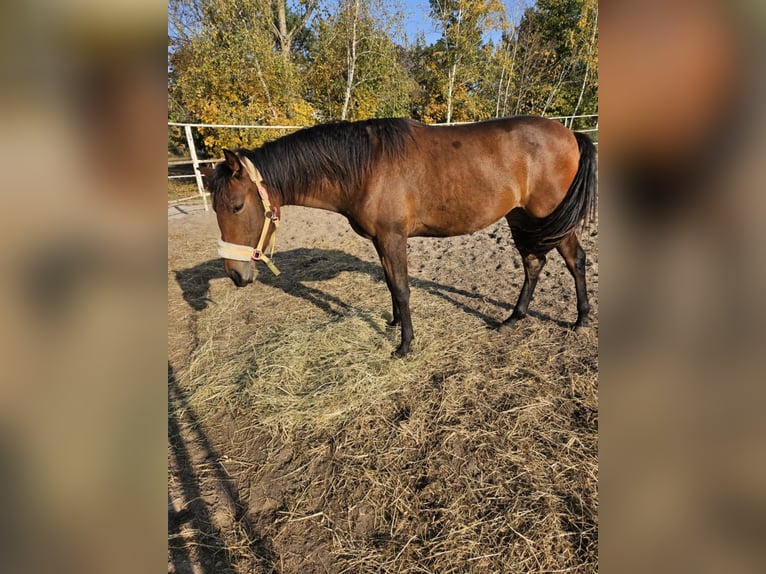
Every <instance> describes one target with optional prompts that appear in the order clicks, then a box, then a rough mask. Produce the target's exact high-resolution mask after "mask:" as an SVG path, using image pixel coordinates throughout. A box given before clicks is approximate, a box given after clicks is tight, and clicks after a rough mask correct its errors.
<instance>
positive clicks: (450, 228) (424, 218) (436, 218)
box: [410, 206, 513, 237]
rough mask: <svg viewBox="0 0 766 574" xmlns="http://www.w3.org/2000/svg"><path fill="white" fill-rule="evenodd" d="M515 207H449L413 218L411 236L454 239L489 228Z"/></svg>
mask: <svg viewBox="0 0 766 574" xmlns="http://www.w3.org/2000/svg"><path fill="white" fill-rule="evenodd" d="M512 208H513V207H512V206H508V207H507V208H506V206H502V207H497V208H495V209H486V207H485V208H484V209H481V208H474V207H472V206H467V207H462V208H459V209H449V208H448V206H446V207H445V206H442V207H441V208H437V209H433V210H430V211H429V212H427V213H423V214H422V215H421V216H420V217H417V218H413V219H414V220H415V221H416V224H415V225H414V226H413V229H411V231H410V236H421V237H452V236H454V235H465V234H468V233H473V232H474V231H479V230H480V229H484V228H485V227H489V226H490V225H492V224H493V223H495V222H497V221H498V220H499V219H501V218H502V217H504V216H505V214H506V213H508V212H509V211H510V210H511V209H512Z"/></svg>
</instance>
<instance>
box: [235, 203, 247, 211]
mask: <svg viewBox="0 0 766 574" xmlns="http://www.w3.org/2000/svg"><path fill="white" fill-rule="evenodd" d="M243 207H245V204H244V203H240V204H239V205H235V206H234V209H232V211H233V212H234V213H239V212H240V211H242V208H243Z"/></svg>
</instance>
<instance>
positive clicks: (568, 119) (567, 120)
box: [168, 114, 598, 211]
mask: <svg viewBox="0 0 766 574" xmlns="http://www.w3.org/2000/svg"><path fill="white" fill-rule="evenodd" d="M579 118H596V121H595V126H594V127H591V128H585V129H578V130H577V131H579V132H585V133H593V132H595V133H597V132H598V114H584V115H575V116H553V117H550V118H549V119H551V120H560V121H561V122H562V123H563V124H564V125H565V126H567V127H570V128H571V127H572V125H573V123H574V120H575V119H579ZM466 123H472V122H449V123H440V124H431V125H434V126H456V125H461V124H466ZM168 126H170V127H179V128H183V129H184V133H185V135H186V145H187V146H188V147H189V155H190V156H191V157H190V159H179V160H170V161H168V167H175V166H181V165H192V166H193V170H194V173H192V174H182V175H168V179H169V180H170V179H190V178H195V179H196V183H197V190H198V193H196V194H194V195H190V196H188V197H182V198H179V199H173V200H171V201H168V205H175V204H177V203H183V202H184V201H189V200H191V199H195V198H198V197H200V198H202V202H203V204H204V206H205V211H209V208H208V202H207V198H208V197H209V196H210V194H209V193H208V192H206V191H205V186H204V184H203V183H202V172H200V169H199V168H200V165H202V164H206V163H218V162H219V161H222V160H221V159H200V158H199V157H198V156H197V148H196V147H195V145H194V137H193V135H192V128H221V129H258V130H300V129H303V128H307V127H310V126H254V125H243V124H193V123H182V122H168ZM594 143H595V144H596V145H598V141H596V142H594Z"/></svg>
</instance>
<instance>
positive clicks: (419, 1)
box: [398, 0, 536, 44]
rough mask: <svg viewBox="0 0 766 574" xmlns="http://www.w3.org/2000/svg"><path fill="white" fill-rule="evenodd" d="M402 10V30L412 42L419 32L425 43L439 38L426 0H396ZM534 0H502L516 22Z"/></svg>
mask: <svg viewBox="0 0 766 574" xmlns="http://www.w3.org/2000/svg"><path fill="white" fill-rule="evenodd" d="M398 1H399V2H400V3H401V5H402V10H403V11H404V32H405V34H407V40H408V41H409V42H413V41H414V40H415V37H416V36H417V34H418V33H419V32H422V33H424V34H425V38H426V43H428V44H430V43H432V42H435V41H436V40H437V39H438V38H439V35H440V34H439V32H438V31H437V30H436V27H435V24H434V22H433V21H432V20H431V19H430V18H429V17H428V12H429V10H430V6H429V2H428V0H398ZM535 1H536V0H502V2H503V4H505V7H506V10H507V11H508V12H509V13H510V14H511V15H512V17H513V19H514V20H515V21H517V22H518V20H519V19H520V18H521V15H522V14H523V11H524V9H525V8H526V7H528V6H532V5H534V4H535Z"/></svg>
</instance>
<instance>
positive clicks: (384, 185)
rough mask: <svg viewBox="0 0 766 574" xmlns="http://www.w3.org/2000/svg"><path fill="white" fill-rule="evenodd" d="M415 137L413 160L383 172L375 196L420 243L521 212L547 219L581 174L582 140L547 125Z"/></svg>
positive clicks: (426, 129) (517, 123) (483, 126)
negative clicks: (426, 237)
mask: <svg viewBox="0 0 766 574" xmlns="http://www.w3.org/2000/svg"><path fill="white" fill-rule="evenodd" d="M412 133H413V137H412V141H411V143H410V144H409V148H408V152H407V154H406V156H405V158H404V159H402V160H400V161H398V162H396V164H390V165H386V166H383V167H382V169H381V170H380V172H379V173H378V178H377V181H376V182H374V183H373V190H372V192H373V193H375V188H377V190H378V193H379V194H380V195H379V200H378V201H377V202H376V203H377V205H378V207H379V209H381V210H382V211H384V212H388V217H395V218H399V219H401V218H402V217H405V218H406V226H407V232H408V234H409V235H412V236H414V235H432V236H451V235H461V234H464V233H471V232H473V231H477V230H478V229H482V228H484V227H486V226H488V225H491V224H492V223H494V222H496V221H497V220H499V219H500V218H502V217H503V216H505V215H506V214H507V213H509V212H510V211H511V210H513V209H514V208H516V207H523V208H524V209H525V210H527V211H528V212H529V213H530V214H531V215H533V216H535V217H544V216H545V215H548V213H550V212H551V211H553V209H554V208H555V207H556V206H557V205H558V204H559V203H560V202H561V200H562V199H563V198H564V196H565V195H566V192H567V189H568V187H569V184H570V183H571V182H572V180H573V179H574V176H575V173H576V171H577V166H578V160H579V151H578V145H577V141H576V139H575V137H574V134H573V133H572V132H571V131H570V130H568V129H567V128H565V127H564V126H563V125H561V124H560V123H558V122H556V121H553V120H548V119H545V118H540V117H533V116H519V117H512V118H502V119H495V120H487V121H484V122H477V123H472V124H462V125H455V126H427V125H425V124H414V125H413V132H412Z"/></svg>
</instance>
